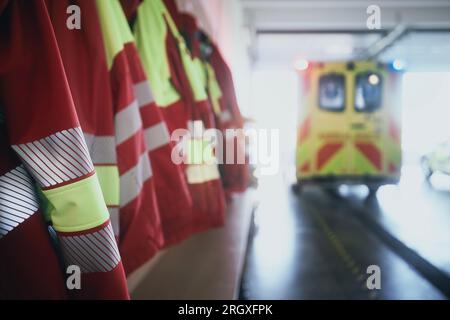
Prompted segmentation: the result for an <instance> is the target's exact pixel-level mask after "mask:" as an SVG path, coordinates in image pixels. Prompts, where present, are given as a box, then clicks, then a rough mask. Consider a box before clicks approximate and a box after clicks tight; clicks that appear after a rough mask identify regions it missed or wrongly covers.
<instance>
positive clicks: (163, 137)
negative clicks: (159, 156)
mask: <svg viewBox="0 0 450 320" xmlns="http://www.w3.org/2000/svg"><path fill="white" fill-rule="evenodd" d="M144 134H145V143H146V145H147V150H148V151H153V150H156V149H158V148H160V147H162V146H165V145H166V144H168V143H169V142H170V134H169V129H167V126H166V124H165V123H164V122H160V123H158V124H156V125H154V126H152V127H150V128H147V129H145V132H144Z"/></svg>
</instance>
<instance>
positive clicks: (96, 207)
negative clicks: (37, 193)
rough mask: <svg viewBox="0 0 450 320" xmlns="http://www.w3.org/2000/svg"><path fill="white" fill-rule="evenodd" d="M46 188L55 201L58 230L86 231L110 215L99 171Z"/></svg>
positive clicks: (52, 207)
mask: <svg viewBox="0 0 450 320" xmlns="http://www.w3.org/2000/svg"><path fill="white" fill-rule="evenodd" d="M42 192H43V194H44V195H45V197H46V198H47V200H48V201H49V204H50V205H51V210H50V215H51V219H52V222H53V227H54V228H55V230H57V231H60V232H78V231H84V230H88V229H92V228H95V227H98V226H100V225H102V224H103V223H105V222H106V221H107V220H108V219H109V213H108V209H107V208H106V205H105V200H104V199H103V194H102V190H101V188H100V184H99V183H98V179H97V175H96V174H94V175H92V176H90V177H88V178H86V179H83V180H81V181H77V182H75V183H71V184H69V185H66V186H63V187H59V188H56V189H52V190H45V191H42Z"/></svg>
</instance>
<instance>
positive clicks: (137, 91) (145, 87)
mask: <svg viewBox="0 0 450 320" xmlns="http://www.w3.org/2000/svg"><path fill="white" fill-rule="evenodd" d="M134 96H135V97H136V99H137V100H138V103H139V107H140V108H142V107H144V106H146V105H148V104H150V103H153V102H154V101H155V98H154V97H153V94H152V91H151V89H150V83H149V82H148V81H143V82H140V83H138V84H136V85H134Z"/></svg>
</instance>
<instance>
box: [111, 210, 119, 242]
mask: <svg viewBox="0 0 450 320" xmlns="http://www.w3.org/2000/svg"><path fill="white" fill-rule="evenodd" d="M108 211H109V220H111V225H112V228H113V231H114V235H115V236H116V237H117V238H118V237H119V234H120V218H119V208H108Z"/></svg>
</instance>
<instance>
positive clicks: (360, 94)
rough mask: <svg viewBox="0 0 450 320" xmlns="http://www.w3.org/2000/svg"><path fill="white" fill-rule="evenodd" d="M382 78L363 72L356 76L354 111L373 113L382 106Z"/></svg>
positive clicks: (372, 73) (376, 74) (378, 75)
mask: <svg viewBox="0 0 450 320" xmlns="http://www.w3.org/2000/svg"><path fill="white" fill-rule="evenodd" d="M382 89H383V78H382V76H381V75H380V74H378V73H375V72H365V73H361V74H359V75H357V76H356V87H355V110H356V111H358V112H373V111H376V110H377V109H379V108H380V107H381V104H382Z"/></svg>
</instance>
